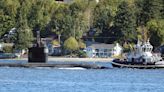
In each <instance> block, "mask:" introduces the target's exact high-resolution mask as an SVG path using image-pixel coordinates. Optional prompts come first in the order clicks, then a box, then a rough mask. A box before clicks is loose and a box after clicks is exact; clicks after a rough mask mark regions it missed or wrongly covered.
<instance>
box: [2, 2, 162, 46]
mask: <svg viewBox="0 0 164 92" xmlns="http://www.w3.org/2000/svg"><path fill="white" fill-rule="evenodd" d="M12 28H16V30H17V31H16V33H17V34H16V35H14V36H13V37H10V38H9V39H7V40H5V42H13V43H15V48H17V49H24V48H27V47H28V46H29V44H30V43H31V42H33V40H34V39H33V38H34V37H35V36H36V31H38V30H40V32H41V37H47V36H49V35H52V34H54V35H61V44H63V45H64V46H65V47H66V48H69V42H65V41H69V40H70V39H73V41H77V42H72V43H76V44H78V45H79V46H75V47H77V48H80V47H83V46H84V44H83V41H84V40H95V41H98V42H104V43H114V42H119V43H121V44H125V43H135V42H136V41H137V39H140V40H147V39H150V41H151V43H152V44H153V46H155V47H158V46H160V45H162V44H163V43H164V1H163V0H100V2H99V3H97V2H96V0H75V1H74V2H72V3H69V4H67V3H58V2H56V1H55V0H0V38H2V37H3V36H4V34H6V33H7V32H9V31H10V30H11V29H12ZM71 41H72V40H71ZM3 42H4V40H3ZM64 42H65V43H64ZM66 43H68V45H67V44H66ZM81 44H82V45H83V46H80V45H81ZM73 49H75V48H73Z"/></svg>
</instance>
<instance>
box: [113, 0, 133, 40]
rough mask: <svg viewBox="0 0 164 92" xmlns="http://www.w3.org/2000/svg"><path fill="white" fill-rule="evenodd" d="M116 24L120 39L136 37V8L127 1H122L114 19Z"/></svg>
mask: <svg viewBox="0 0 164 92" xmlns="http://www.w3.org/2000/svg"><path fill="white" fill-rule="evenodd" d="M114 26H115V27H116V28H117V31H115V34H116V36H117V37H119V40H120V41H127V40H133V39H134V38H136V18H135V15H134V10H133V9H132V7H131V6H129V4H128V3H127V2H122V3H121V4H120V5H119V7H118V11H117V13H116V16H115V19H114Z"/></svg>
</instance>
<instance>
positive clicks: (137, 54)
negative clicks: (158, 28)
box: [112, 40, 164, 68]
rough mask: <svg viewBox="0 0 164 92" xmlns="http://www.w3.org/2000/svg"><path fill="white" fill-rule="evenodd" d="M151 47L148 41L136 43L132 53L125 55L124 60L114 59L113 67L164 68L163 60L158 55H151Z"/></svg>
mask: <svg viewBox="0 0 164 92" xmlns="http://www.w3.org/2000/svg"><path fill="white" fill-rule="evenodd" d="M152 50H153V46H152V45H151V44H150V42H149V40H148V41H146V42H141V41H139V40H138V43H137V44H136V45H135V46H134V51H133V52H131V53H129V54H127V56H126V58H125V59H124V60H120V59H114V60H113V61H112V65H113V67H129V68H164V60H163V59H162V57H161V56H160V55H159V54H155V53H152Z"/></svg>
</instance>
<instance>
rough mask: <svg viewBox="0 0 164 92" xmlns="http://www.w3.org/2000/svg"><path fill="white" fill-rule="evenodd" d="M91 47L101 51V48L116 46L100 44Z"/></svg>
mask: <svg viewBox="0 0 164 92" xmlns="http://www.w3.org/2000/svg"><path fill="white" fill-rule="evenodd" d="M91 47H93V48H95V49H100V48H114V47H115V45H114V44H104V43H101V44H100V43H98V44H92V45H91Z"/></svg>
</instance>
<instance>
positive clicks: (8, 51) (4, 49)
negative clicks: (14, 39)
mask: <svg viewBox="0 0 164 92" xmlns="http://www.w3.org/2000/svg"><path fill="white" fill-rule="evenodd" d="M3 51H4V52H5V53H12V52H13V46H5V47H3Z"/></svg>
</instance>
